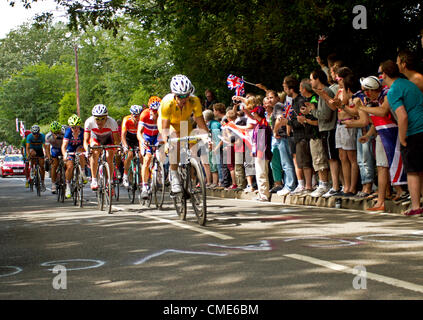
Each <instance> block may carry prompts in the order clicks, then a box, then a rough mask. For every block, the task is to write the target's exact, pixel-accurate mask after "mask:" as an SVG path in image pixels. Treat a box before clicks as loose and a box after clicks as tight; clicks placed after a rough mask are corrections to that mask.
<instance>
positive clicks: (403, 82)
mask: <svg viewBox="0 0 423 320" xmlns="http://www.w3.org/2000/svg"><path fill="white" fill-rule="evenodd" d="M317 62H318V63H319V65H320V67H319V68H316V69H315V70H311V72H310V75H309V77H308V78H305V79H297V78H296V77H295V76H292V75H288V76H286V77H284V79H283V91H282V92H277V91H275V90H271V89H267V88H266V87H265V86H263V85H261V84H257V85H256V86H257V87H259V88H260V89H262V90H263V94H262V95H253V94H248V93H247V95H246V96H245V97H240V96H234V97H233V99H232V100H233V101H232V103H231V104H230V106H226V105H225V104H223V103H221V102H218V101H217V99H216V97H215V95H214V94H213V92H212V91H211V90H209V89H208V90H207V91H206V92H205V96H206V99H205V101H204V104H203V107H204V111H203V115H204V118H205V121H206V123H207V125H208V128H209V129H210V131H211V133H212V141H213V147H212V150H211V151H210V152H209V154H208V163H207V164H206V165H205V166H204V167H205V171H206V176H207V186H208V188H216V189H227V190H243V191H245V192H255V193H257V198H256V200H258V201H269V200H270V197H271V194H272V193H276V194H278V195H281V196H286V195H296V196H307V195H308V196H311V197H324V198H328V197H333V196H336V197H355V198H362V199H376V202H375V205H374V207H372V208H369V209H368V210H370V211H384V210H385V200H386V199H392V200H393V201H395V202H401V201H410V200H411V206H410V209H409V210H408V211H407V212H406V213H405V214H406V215H416V214H423V208H421V206H420V197H421V196H422V190H423V162H421V161H420V158H421V157H420V154H419V150H420V151H422V152H423V75H422V74H421V73H419V72H418V71H416V69H417V68H416V64H417V58H416V55H415V54H414V53H413V52H411V51H410V50H403V51H400V52H399V53H398V56H397V57H396V61H393V60H387V61H384V62H382V63H381V64H380V65H379V68H378V69H377V70H374V72H369V74H368V75H367V76H365V77H360V78H359V77H358V76H357V75H356V74H355V73H354V70H351V69H350V68H349V67H348V66H346V65H345V64H344V62H343V61H342V60H340V59H338V58H337V57H336V55H335V54H332V55H329V56H328V59H327V65H325V64H324V63H323V62H322V61H321V59H320V58H319V57H318V58H317Z"/></svg>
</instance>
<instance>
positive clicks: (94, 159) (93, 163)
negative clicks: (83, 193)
mask: <svg viewBox="0 0 423 320" xmlns="http://www.w3.org/2000/svg"><path fill="white" fill-rule="evenodd" d="M98 145H100V144H99V143H98V142H96V141H94V140H92V141H91V143H90V146H91V147H92V146H98ZM99 156H100V150H99V149H95V150H92V152H91V156H90V158H89V161H90V167H91V176H92V180H91V189H93V190H95V189H97V188H98V184H97V168H98V157H99Z"/></svg>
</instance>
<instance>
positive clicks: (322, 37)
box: [317, 35, 326, 44]
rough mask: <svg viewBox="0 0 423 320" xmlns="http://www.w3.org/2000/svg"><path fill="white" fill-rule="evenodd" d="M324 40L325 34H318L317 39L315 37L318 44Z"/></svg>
mask: <svg viewBox="0 0 423 320" xmlns="http://www.w3.org/2000/svg"><path fill="white" fill-rule="evenodd" d="M325 40H326V36H325V35H321V36H319V39H317V42H318V43H319V44H321V43H322V42H323V41H325Z"/></svg>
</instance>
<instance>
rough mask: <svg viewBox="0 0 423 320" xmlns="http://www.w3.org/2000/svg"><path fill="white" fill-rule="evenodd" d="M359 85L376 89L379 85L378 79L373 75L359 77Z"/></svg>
mask: <svg viewBox="0 0 423 320" xmlns="http://www.w3.org/2000/svg"><path fill="white" fill-rule="evenodd" d="M360 83H361V86H362V87H363V88H364V89H367V90H378V89H379V88H380V87H381V84H380V81H379V79H378V78H377V77H375V76H370V77H367V78H360Z"/></svg>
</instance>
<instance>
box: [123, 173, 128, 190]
mask: <svg viewBox="0 0 423 320" xmlns="http://www.w3.org/2000/svg"><path fill="white" fill-rule="evenodd" d="M122 184H123V186H124V187H125V188H126V189H128V188H129V181H128V176H126V175H124V176H123V179H122Z"/></svg>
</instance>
